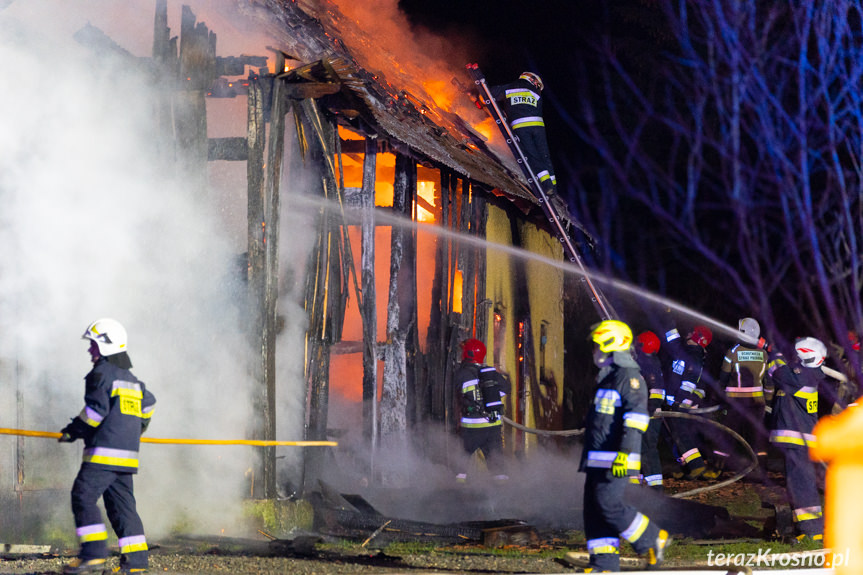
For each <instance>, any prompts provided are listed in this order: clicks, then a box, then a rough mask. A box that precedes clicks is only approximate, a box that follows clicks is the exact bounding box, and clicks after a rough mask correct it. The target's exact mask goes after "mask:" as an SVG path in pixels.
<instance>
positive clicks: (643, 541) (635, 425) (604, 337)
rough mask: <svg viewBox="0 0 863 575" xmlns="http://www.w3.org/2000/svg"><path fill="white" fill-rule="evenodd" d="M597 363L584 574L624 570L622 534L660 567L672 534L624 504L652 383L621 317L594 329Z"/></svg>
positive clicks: (589, 431)
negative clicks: (632, 350)
mask: <svg viewBox="0 0 863 575" xmlns="http://www.w3.org/2000/svg"><path fill="white" fill-rule="evenodd" d="M590 338H591V340H592V341H593V343H594V344H595V345H594V351H593V362H594V364H595V365H596V366H597V367H598V368H599V374H598V375H597V377H596V387H595V388H594V394H593V402H592V405H591V406H590V409H589V411H588V414H587V420H586V422H585V433H584V449H583V451H582V456H581V466H580V470H581V471H583V472H585V474H586V478H585V481H584V531H585V536H586V537H587V550H588V553H589V554H590V564H589V566H588V567H587V569H586V570H585V572H601V571H620V555H619V553H620V551H619V547H620V537H623V538H624V539H626V540H627V541H629V542H630V544H631V545H632V547H633V549H635V551H636V552H637V553H638V554H640V555H644V554H646V555H647V564H648V567H654V568H655V567H657V566H658V565H659V564H660V563H661V562H662V559H663V555H664V551H665V548H666V547H667V546H668V544H669V543H670V541H671V537H670V536H669V534H668V532H667V531H665V530H664V529H660V528H659V526H658V525H656V523H654V522H653V521H651V520H650V519H649V518H648V517H647V516H646V515H644V514H642V513H641V512H639V511H638V510H636V509H635V508H634V507H631V506H629V505H627V504H626V503H624V497H623V495H624V491H625V489H626V485H627V483H628V480H627V477H628V476H632V475H637V474H638V472H639V470H640V450H641V435H642V433H644V432H645V430H647V425H648V421H649V419H650V417H649V416H648V414H647V385H646V384H645V382H644V379H643V378H642V377H641V373H640V372H639V369H638V364H637V363H636V362H635V360H634V359H633V358H632V355H631V354H630V347H631V346H632V330H631V329H630V328H629V326H628V325H626V324H625V323H623V322H621V321H617V320H605V321H602V322H600V323H599V324H597V325H596V326H594V327H593V329H592V330H591V333H590Z"/></svg>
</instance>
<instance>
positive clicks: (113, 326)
mask: <svg viewBox="0 0 863 575" xmlns="http://www.w3.org/2000/svg"><path fill="white" fill-rule="evenodd" d="M81 339H89V340H92V341H95V342H96V345H97V346H98V347H99V353H100V354H102V355H103V356H108V355H115V354H118V353H122V352H124V351H126V340H127V337H126V328H124V327H123V326H122V325H120V322H118V321H117V320H115V319H111V318H108V317H106V318H102V319H97V320H96V321H94V322H93V323H91V324H90V325H89V326H88V327H87V331H85V332H84V335H82V336H81Z"/></svg>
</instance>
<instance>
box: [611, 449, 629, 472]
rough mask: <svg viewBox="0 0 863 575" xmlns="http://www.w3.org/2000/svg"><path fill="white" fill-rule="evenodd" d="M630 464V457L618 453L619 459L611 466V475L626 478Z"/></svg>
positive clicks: (616, 458) (615, 459)
mask: <svg viewBox="0 0 863 575" xmlns="http://www.w3.org/2000/svg"><path fill="white" fill-rule="evenodd" d="M628 462H629V455H627V454H626V453H624V452H622V451H618V452H617V457H615V458H614V462H613V463H612V464H611V474H612V475H614V476H615V477H626V467H627V464H628Z"/></svg>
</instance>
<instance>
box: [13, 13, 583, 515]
mask: <svg viewBox="0 0 863 575" xmlns="http://www.w3.org/2000/svg"><path fill="white" fill-rule="evenodd" d="M225 4H226V5H230V7H231V8H232V9H233V12H232V18H238V19H240V18H241V19H243V20H244V22H245V23H246V25H247V26H249V27H254V28H255V29H256V30H259V31H263V33H265V35H266V38H267V43H265V44H261V45H260V46H259V49H258V51H256V52H255V53H254V55H243V54H241V55H232V56H221V55H219V52H218V51H217V46H218V43H217V39H218V34H217V32H218V30H211V28H210V26H212V25H208V23H207V22H204V21H199V18H198V15H196V13H195V12H194V11H193V10H192V9H191V8H190V7H188V6H184V7H183V10H182V19H181V23H180V31H179V36H173V35H172V30H171V28H170V27H169V25H168V4H167V0H157V2H156V11H155V18H154V19H153V20H152V22H153V23H154V26H153V31H154V34H153V43H152V56H151V57H149V58H140V57H135V56H132V55H131V53H130V52H129V51H127V50H126V49H125V48H124V47H123V46H122V43H123V38H116V37H110V36H109V35H108V34H106V33H104V32H103V31H102V30H100V29H99V28H98V27H96V26H90V25H87V26H85V27H84V28H82V29H80V30H79V31H78V32H77V33H76V35H75V39H76V41H77V42H78V44H79V45H81V46H85V47H86V48H87V49H89V50H90V51H91V52H92V53H93V54H96V55H98V57H100V58H102V57H106V56H110V57H112V58H115V59H118V60H120V61H122V62H125V65H128V66H129V67H134V68H136V69H138V70H140V71H141V73H142V74H145V75H146V77H147V78H150V79H151V83H152V85H153V86H155V88H156V89H155V90H154V91H153V96H152V100H151V101H150V105H151V110H152V112H153V115H152V117H151V121H152V123H151V124H150V125H149V126H148V128H149V130H151V131H152V134H153V141H154V142H156V144H157V145H155V146H154V148H156V154H157V155H158V156H159V161H160V162H161V164H160V165H164V166H170V170H171V172H172V173H176V174H177V175H178V177H181V178H182V181H183V182H184V188H183V192H184V193H187V194H189V196H191V197H193V198H195V201H196V202H198V203H199V204H201V205H206V204H208V203H210V204H211V203H212V202H213V201H214V200H213V197H214V191H213V187H214V184H213V181H214V176H213V174H214V170H222V171H229V170H230V171H232V172H233V173H236V172H237V171H239V172H240V173H241V174H242V176H240V177H238V178H235V179H234V180H232V181H231V182H232V183H231V185H230V186H228V187H227V189H226V190H223V191H222V193H223V194H224V195H226V196H228V197H229V198H230V200H229V201H230V202H233V204H236V203H237V201H238V198H240V199H241V201H242V203H244V204H245V205H244V208H245V209H244V211H245V223H246V226H245V230H244V233H243V234H242V242H240V244H241V245H236V246H235V247H236V248H237V249H236V250H235V255H236V253H242V256H241V257H240V258H239V261H240V266H239V269H240V270H241V271H240V272H239V275H240V276H241V277H242V282H239V283H240V284H241V285H240V286H239V287H238V289H237V290H236V291H235V292H232V293H234V295H235V296H236V298H235V303H236V301H239V303H237V304H236V305H238V306H239V308H240V309H241V311H240V312H239V313H237V314H235V315H237V316H238V317H239V318H240V319H239V320H238V321H237V322H236V324H233V325H231V324H230V322H225V323H226V324H228V325H230V327H226V328H224V329H225V330H226V331H232V330H236V331H237V332H239V333H242V334H244V347H242V353H243V355H244V360H243V362H242V367H243V369H244V370H245V376H244V379H247V380H249V381H250V382H251V383H250V384H249V385H248V386H243V389H246V390H247V391H248V392H249V397H250V398H251V400H250V402H249V403H250V407H249V413H248V417H247V418H246V419H244V420H241V421H242V422H243V424H238V425H236V426H234V427H230V426H228V427H225V428H222V429H220V430H219V431H220V432H223V433H227V434H229V435H233V436H253V437H254V438H255V439H262V440H275V439H283V437H282V436H281V435H282V433H283V430H285V429H287V430H288V431H287V432H288V433H292V434H293V435H294V436H293V437H290V438H291V439H300V438H299V437H297V435H299V434H302V435H303V437H302V439H310V440H312V439H325V438H328V437H331V438H335V439H339V440H340V441H342V442H343V443H344V445H346V446H347V445H352V446H353V447H354V448H356V449H357V451H359V452H362V453H364V455H363V456H362V457H360V458H359V460H360V461H361V463H360V466H361V467H362V466H364V467H365V469H363V470H362V472H361V473H363V474H364V475H365V476H366V477H367V478H368V479H369V480H370V481H376V480H380V479H381V478H382V477H386V476H387V470H386V469H379V468H377V469H376V468H375V463H374V453H375V450H377V449H382V448H384V447H386V446H391V445H393V443H394V442H395V443H402V444H410V445H412V446H414V448H415V449H416V450H419V451H422V450H423V449H424V442H423V440H422V439H418V438H421V437H423V434H424V433H426V432H425V431H422V432H421V431H420V430H427V429H429V428H432V427H433V428H436V429H440V430H442V431H443V432H444V433H452V432H453V431H454V430H455V426H456V421H457V417H456V416H455V415H454V413H453V410H454V408H455V400H454V395H453V389H452V374H453V371H454V368H455V366H456V365H457V363H458V361H459V360H460V346H459V344H460V342H461V341H463V340H464V339H466V338H469V337H476V338H478V339H480V340H482V341H484V342H486V344H487V346H488V349H489V354H488V357H487V362H488V363H490V364H493V365H494V366H495V367H497V368H499V370H500V371H501V372H503V373H505V374H506V375H507V376H508V378H509V380H510V383H511V391H510V394H509V395H508V397H507V405H506V414H507V415H508V417H509V418H510V419H511V420H513V421H514V422H516V423H517V424H521V425H523V426H527V427H532V428H538V429H547V430H560V429H562V428H563V427H565V426H566V425H567V424H568V423H569V424H571V423H572V421H573V420H572V418H571V417H569V416H571V415H572V414H573V413H575V412H576V411H578V407H577V406H576V404H577V403H578V397H579V393H580V392H579V389H581V388H583V387H584V386H585V383H584V382H585V380H586V379H589V378H590V377H591V375H590V374H581V373H575V372H573V373H566V372H565V371H564V369H565V361H564V353H565V351H566V347H567V346H566V344H567V337H569V336H570V335H571V336H572V338H573V341H578V342H581V341H583V340H584V337H585V334H586V331H587V326H588V325H589V324H590V323H593V321H595V319H596V314H595V313H594V310H593V309H592V308H591V306H590V297H589V295H588V293H587V292H584V293H582V290H581V289H580V287H579V283H578V281H577V280H578V278H577V277H576V276H575V274H571V273H568V271H567V266H566V263H565V261H564V260H565V258H564V254H563V250H562V248H561V245H560V242H559V241H558V239H557V238H556V237H555V235H554V233H553V231H552V230H551V229H550V227H549V226H548V222H547V221H546V219H545V216H544V215H543V213H542V210H541V209H539V205H538V202H537V200H536V199H535V198H534V196H533V195H532V194H531V193H530V191H529V189H528V188H527V187H526V185H525V182H524V180H523V178H522V176H521V175H520V172H519V169H518V166H517V165H516V163H515V162H514V160H513V159H512V158H511V156H510V154H509V152H508V150H506V149H505V148H504V147H503V146H502V144H501V142H499V141H498V140H499V138H500V135H499V134H497V133H496V128H495V127H494V126H493V124H491V123H490V121H489V120H488V118H487V117H486V115H485V112H484V111H482V110H478V109H477V108H476V106H475V105H474V104H473V102H472V101H471V98H470V97H469V94H467V93H466V92H469V91H470V90H469V89H467V90H466V89H465V86H470V81H469V80H468V79H467V78H466V77H465V76H464V74H463V70H461V69H458V68H456V69H447V68H446V67H444V66H441V65H439V64H435V65H434V66H433V65H431V64H428V65H423V64H417V63H416V62H414V61H411V60H410V59H408V58H405V59H401V58H400V57H399V55H398V54H393V53H390V52H388V51H386V50H381V49H380V48H379V45H378V44H376V41H375V40H374V39H373V38H372V37H371V36H369V35H368V34H367V33H365V32H364V31H363V30H362V29H361V28H360V27H358V26H357V24H356V22H355V21H354V20H352V19H351V18H349V17H348V16H345V15H344V14H343V13H342V12H341V11H340V10H339V9H338V8H337V7H336V6H335V5H333V4H331V3H330V2H328V1H327V0H320V1H317V2H312V1H311V0H308V1H306V0H298V1H279V2H276V1H268V0H252V1H244V2H230V3H225ZM217 100H218V101H217ZM217 106H218V108H217ZM216 110H217V111H216ZM226 126H227V127H226ZM226 166H227V167H226ZM221 185H223V187H224V184H221ZM233 204H232V205H233ZM239 211H243V210H239ZM297 218H299V219H297ZM286 221H290V222H293V223H295V222H297V221H302V222H303V223H304V224H305V225H308V227H307V228H302V229H301V228H299V227H296V228H292V227H291V226H292V225H294V224H293V223H292V224H290V225H286V223H285V222H286ZM566 221H567V225H575V224H576V222H574V221H571V220H569V219H567V220H566ZM205 245H206V244H205ZM288 247H290V248H293V249H294V250H295V251H292V252H291V253H292V255H291V256H290V258H288V259H289V261H288V262H286V257H285V255H284V253H285V251H286V250H287V248H288ZM297 254H301V256H299V255H297ZM235 265H236V264H235ZM288 301H289V302H290V304H291V305H292V306H293V307H291V311H286V302H288ZM299 310H301V313H299ZM160 317H161V315H160ZM232 317H233V314H232ZM87 319H92V318H87ZM573 326H582V328H581V329H573ZM567 330H572V333H571V334H568V333H567ZM289 332H302V334H301V339H300V341H296V340H295V341H292V342H291V345H289V346H286V345H281V343H280V342H283V341H284V340H285V339H286V334H287V333H289ZM152 333H159V331H158V330H156V329H155V328H154V329H153V330H152ZM211 339H213V340H218V339H220V336H219V335H218V334H217V335H213V336H212V337H211ZM245 346H247V347H245ZM234 351H236V350H234ZM186 354H187V355H186V357H187V358H188V351H186ZM250 358H251V359H250ZM207 361H208V360H207ZM200 362H201V363H205V362H206V361H205V360H203V359H201V360H200ZM286 364H288V365H292V366H301V369H300V368H295V369H294V371H293V372H292V373H293V375H296V376H298V377H296V378H295V379H299V380H300V381H301V384H302V385H300V386H294V387H289V386H287V385H286V383H285V381H284V378H285V377H291V376H290V375H287V376H286V375H285V373H286V372H285V370H284V368H283V367H282V366H283V365H286ZM9 365H10V364H9V363H8V362H7V363H6V365H5V366H4V373H5V375H7V376H8V377H4V381H6V382H10V383H9V384H6V385H11V388H10V390H19V389H21V388H22V387H24V386H25V383H23V382H24V380H26V379H27V378H28V377H30V376H29V375H28V374H27V373H26V371H27V369H23V368H22V367H21V366H22V365H24V364H23V362H21V361H20V360H19V361H18V363H16V365H17V366H18V367H15V368H10V367H9ZM2 387H3V384H0V389H2ZM153 389H154V391H155V392H156V393H157V397H159V398H160V401H161V402H163V404H164V403H169V402H176V400H177V398H176V397H174V396H173V394H174V393H178V392H175V391H174V390H171V391H170V392H169V391H166V390H163V391H162V392H161V393H159V389H158V387H156V386H153ZM567 389H568V390H569V391H567ZM7 391H8V390H7ZM215 395H216V393H215V392H213V394H212V395H210V396H208V398H209V399H208V400H207V401H210V399H212V398H213V397H214V396H215ZM4 396H5V397H15V396H16V395H15V393H14V392H13V393H4ZM17 397H18V405H17V407H13V408H9V407H6V408H4V409H3V411H0V415H3V416H4V417H8V418H14V420H15V421H16V422H17V423H16V426H17V427H40V426H41V425H40V419H39V417H38V413H35V412H31V411H30V410H29V409H28V408H26V407H24V403H26V402H25V401H24V400H23V399H22V396H21V393H20V392H19V393H18V395H17ZM284 397H290V398H291V400H292V404H293V405H295V406H296V407H297V411H295V412H292V413H285V412H284V411H283V408H282V403H281V399H282V398H284ZM213 400H214V399H213ZM203 405H207V404H206V402H205V403H204V404H203ZM16 414H17V415H16ZM69 415H74V412H73V413H70V414H69ZM336 415H337V417H336ZM286 420H290V426H289V427H285V425H286V424H285V421H286ZM297 421H299V422H301V425H297V423H296V422H297ZM186 422H187V423H189V425H190V427H187V428H182V429H181V428H163V429H172V430H174V429H176V432H177V433H181V432H184V433H194V434H196V435H198V436H206V435H207V434H206V433H205V432H204V431H201V430H202V429H206V427H203V428H202V427H201V426H199V427H193V426H192V423H193V422H194V417H188V418H186ZM46 425H47V423H46ZM159 425H160V424H159V423H158V418H155V423H154V426H153V433H157V432H158V431H159V427H158V426H159ZM5 427H13V426H12V425H7V426H5ZM190 430H191V431H190ZM347 438H351V439H350V441H348V440H347ZM539 441H540V439H539V438H538V437H537V436H536V435H533V434H530V433H525V432H524V431H522V430H520V429H518V428H515V427H508V428H506V433H505V443H506V451H507V452H508V453H510V454H519V455H527V454H529V452H530V451H531V450H532V449H534V448H535V447H536V446H537V444H538V442H539ZM0 449H2V450H3V451H4V452H7V453H8V454H10V456H9V457H6V458H5V459H4V461H6V463H5V464H0V477H2V478H3V480H4V484H5V485H10V484H11V485H13V486H15V492H16V493H17V494H18V496H19V501H24V500H26V499H27V498H28V497H31V498H32V499H34V500H35V499H36V495H35V494H34V491H35V489H34V488H33V486H34V485H39V487H38V489H42V488H43V487H44V488H45V489H62V487H61V486H62V485H64V482H63V481H61V479H60V478H57V477H51V476H49V474H46V473H43V472H42V469H41V468H39V467H38V466H35V465H34V463H33V462H35V461H37V459H38V457H37V454H39V455H41V454H43V453H44V452H45V451H46V450H47V449H48V448H46V447H44V446H42V445H41V444H38V446H37V440H30V439H22V438H18V439H15V440H12V439H9V440H2V442H0ZM430 456H432V457H433V455H430ZM280 461H284V460H281V459H280V458H279V456H277V449H276V448H275V447H264V448H261V449H260V451H259V452H258V453H257V455H256V457H255V458H254V464H252V465H250V466H249V469H248V473H247V474H246V479H247V480H248V478H249V477H250V476H251V477H257V480H253V481H252V480H250V481H249V483H251V485H250V486H249V492H248V493H249V494H251V495H252V496H255V497H276V496H277V495H278V493H279V490H280V488H281V479H280V478H281V477H282V472H283V470H282V469H281V467H280V466H281V465H282V463H280ZM291 463H292V464H293V463H294V461H293V460H291ZM325 464H326V458H325V457H324V452H323V451H308V452H307V453H306V455H305V457H303V458H301V461H300V464H299V465H298V466H296V467H297V468H300V469H302V473H301V477H300V478H299V479H298V478H296V477H291V480H292V481H294V482H297V481H298V482H300V483H303V482H306V481H308V479H309V478H315V477H320V476H322V475H324V474H325V472H324V465H325ZM0 522H2V519H0ZM2 527H3V525H2V523H0V528H2Z"/></svg>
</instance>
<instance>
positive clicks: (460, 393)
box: [454, 338, 508, 483]
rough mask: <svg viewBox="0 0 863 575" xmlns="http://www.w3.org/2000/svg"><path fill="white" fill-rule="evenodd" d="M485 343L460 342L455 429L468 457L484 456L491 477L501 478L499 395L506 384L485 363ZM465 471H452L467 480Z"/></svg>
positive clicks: (494, 370)
mask: <svg viewBox="0 0 863 575" xmlns="http://www.w3.org/2000/svg"><path fill="white" fill-rule="evenodd" d="M485 353H486V350H485V344H484V343H482V342H481V341H479V340H478V339H475V338H471V339H468V340H466V341H465V342H464V343H462V362H461V365H459V367H458V369H457V370H456V372H455V377H454V380H455V385H456V396H457V397H458V399H459V408H460V412H461V420H460V422H459V427H460V430H459V433H460V434H461V438H462V445H463V446H464V450H465V452H466V453H467V455H468V456H469V457H473V456H474V454H475V453H476V452H479V453H478V454H477V455H478V456H479V455H481V456H482V458H484V460H485V463H486V465H487V467H488V469H489V470H490V471H493V472H494V473H495V475H494V479H497V480H505V479H508V477H507V476H506V475H505V474H504V473H503V471H502V466H501V452H502V451H503V422H502V421H501V416H502V415H503V398H504V397H505V396H506V394H507V391H508V389H507V388H508V385H507V383H506V380H505V379H504V378H503V376H502V375H501V374H500V372H498V371H497V370H496V369H495V368H494V367H492V366H490V365H485V364H484V363H483V361H485ZM467 476H468V474H467V472H466V471H462V472H459V473H458V474H457V475H456V481H458V482H460V483H463V482H466V481H467Z"/></svg>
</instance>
